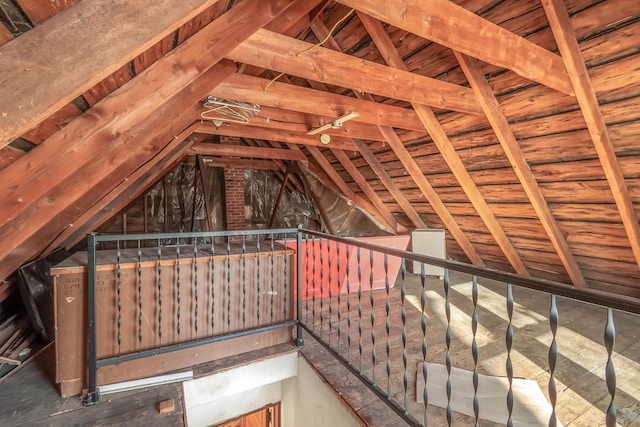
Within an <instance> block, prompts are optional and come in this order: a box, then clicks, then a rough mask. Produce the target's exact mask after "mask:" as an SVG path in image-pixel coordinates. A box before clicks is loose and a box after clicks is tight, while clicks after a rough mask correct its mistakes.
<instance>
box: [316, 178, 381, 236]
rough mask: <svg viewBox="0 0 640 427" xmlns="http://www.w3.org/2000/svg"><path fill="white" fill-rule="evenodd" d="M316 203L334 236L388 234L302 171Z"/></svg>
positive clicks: (320, 182) (321, 183)
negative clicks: (329, 224)
mask: <svg viewBox="0 0 640 427" xmlns="http://www.w3.org/2000/svg"><path fill="white" fill-rule="evenodd" d="M304 173H305V174H306V176H307V180H308V181H309V185H310V186H311V191H313V193H314V195H315V197H316V201H317V203H319V204H320V207H321V208H322V209H324V211H325V213H326V214H327V217H328V220H329V221H330V222H331V225H332V227H333V231H334V233H335V235H336V236H342V237H362V236H380V235H385V234H389V233H388V232H387V231H385V230H384V228H383V226H382V225H380V224H379V223H378V222H377V221H376V220H375V219H373V218H372V217H371V216H369V215H368V214H367V213H365V212H363V211H362V210H361V209H360V208H358V207H357V206H356V205H355V204H354V203H353V202H352V201H351V200H348V199H346V198H344V197H343V196H341V195H339V194H338V193H336V192H335V191H333V190H332V189H331V188H329V187H327V186H326V185H324V183H323V182H322V181H321V180H320V179H319V178H318V177H317V176H315V175H314V174H312V173H311V172H309V171H306V170H305V171H304Z"/></svg>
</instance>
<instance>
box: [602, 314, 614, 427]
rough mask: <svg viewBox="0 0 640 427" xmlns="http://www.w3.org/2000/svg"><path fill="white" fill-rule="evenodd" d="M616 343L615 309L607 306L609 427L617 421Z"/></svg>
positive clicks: (607, 417)
mask: <svg viewBox="0 0 640 427" xmlns="http://www.w3.org/2000/svg"><path fill="white" fill-rule="evenodd" d="M615 343H616V327H615V324H614V323H613V309H612V308H607V324H606V326H605V328H604V345H605V347H606V348H607V366H606V368H605V379H606V381H607V390H609V396H611V402H609V406H608V407H607V416H606V421H607V427H615V426H616V425H617V423H616V417H617V415H616V404H615V403H614V399H615V397H616V369H615V367H614V366H613V359H612V355H613V346H614V345H615Z"/></svg>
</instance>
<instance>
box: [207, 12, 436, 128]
mask: <svg viewBox="0 0 640 427" xmlns="http://www.w3.org/2000/svg"><path fill="white" fill-rule="evenodd" d="M314 22H315V21H314ZM268 84H269V80H267V79H262V78H259V77H252V76H246V75H243V74H234V75H233V76H231V77H229V79H227V80H226V81H225V82H223V83H222V84H220V86H218V87H216V88H215V90H214V91H213V92H212V95H215V96H218V97H220V98H226V99H233V100H236V101H243V102H250V103H256V104H260V105H263V106H268V107H273V108H282V109H285V110H291V111H300V112H303V113H307V114H316V115H319V116H324V117H338V116H340V115H342V114H345V113H348V112H349V111H357V112H358V117H356V118H355V119H353V121H354V122H362V123H370V124H375V125H378V124H382V125H385V126H391V127H394V128H401V129H410V130H416V131H423V130H424V127H423V126H422V124H421V123H420V121H419V120H418V116H417V115H416V114H415V112H414V111H412V110H410V109H407V108H400V107H394V106H391V105H386V104H380V103H377V102H369V101H365V100H360V99H357V98H352V97H349V96H344V95H337V94H334V93H331V92H323V91H319V90H314V89H309V88H305V87H301V86H296V85H292V84H287V83H282V82H281V81H275V82H273V83H272V84H271V86H269V90H268V91H267V92H265V91H264V89H265V88H266V87H267V85H268ZM310 99H312V100H313V102H309V100H310Z"/></svg>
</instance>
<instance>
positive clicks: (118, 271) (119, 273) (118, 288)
mask: <svg viewBox="0 0 640 427" xmlns="http://www.w3.org/2000/svg"><path fill="white" fill-rule="evenodd" d="M121 258H122V252H120V240H118V241H117V242H116V280H117V283H116V292H117V293H118V322H117V325H118V356H120V354H121V351H120V346H121V344H122V330H121V328H122V298H121V296H120V293H121V291H122V268H121V266H120V260H121Z"/></svg>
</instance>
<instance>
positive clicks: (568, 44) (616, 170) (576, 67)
mask: <svg viewBox="0 0 640 427" xmlns="http://www.w3.org/2000/svg"><path fill="white" fill-rule="evenodd" d="M542 6H543V7H544V10H545V13H546V14H547V19H548V20H549V25H550V26H551V30H552V31H553V35H554V37H555V39H556V43H557V45H558V49H559V50H560V54H561V55H562V58H563V59H564V63H565V66H566V67H567V71H568V72H569V78H570V79H571V83H572V84H573V88H574V89H575V92H576V98H577V100H578V104H579V105H580V109H581V110H582V115H583V116H584V120H585V122H586V124H587V129H588V130H589V134H590V135H591V139H592V140H593V145H594V146H595V149H596V152H597V153H598V157H599V158H600V163H601V164H602V169H603V170H604V174H605V176H606V177H607V181H608V182H609V186H610V187H611V192H612V193H613V198H614V200H615V202H616V206H617V207H618V211H619V212H620V217H621V218H622V223H623V224H624V228H625V230H626V232H627V236H628V237H629V243H630V245H631V249H632V251H633V255H634V257H635V259H636V263H637V264H638V266H640V221H639V220H638V215H637V213H636V211H635V209H634V206H633V201H632V199H631V195H630V194H629V189H628V188H627V185H626V183H625V180H624V174H623V173H622V169H621V168H620V164H619V163H618V159H617V157H616V151H615V148H614V146H613V143H612V141H611V137H610V136H609V131H608V130H607V124H606V123H605V121H604V117H603V116H602V111H601V110H600V105H599V104H598V97H597V96H596V92H595V90H594V88H593V85H592V84H591V80H590V79H589V73H588V72H587V67H586V66H585V64H584V60H583V59H582V55H581V53H580V46H579V45H578V41H577V39H576V35H575V33H574V31H573V27H572V26H571V20H570V18H569V14H568V13H567V9H566V8H565V5H564V3H563V2H562V1H559V0H542Z"/></svg>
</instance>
